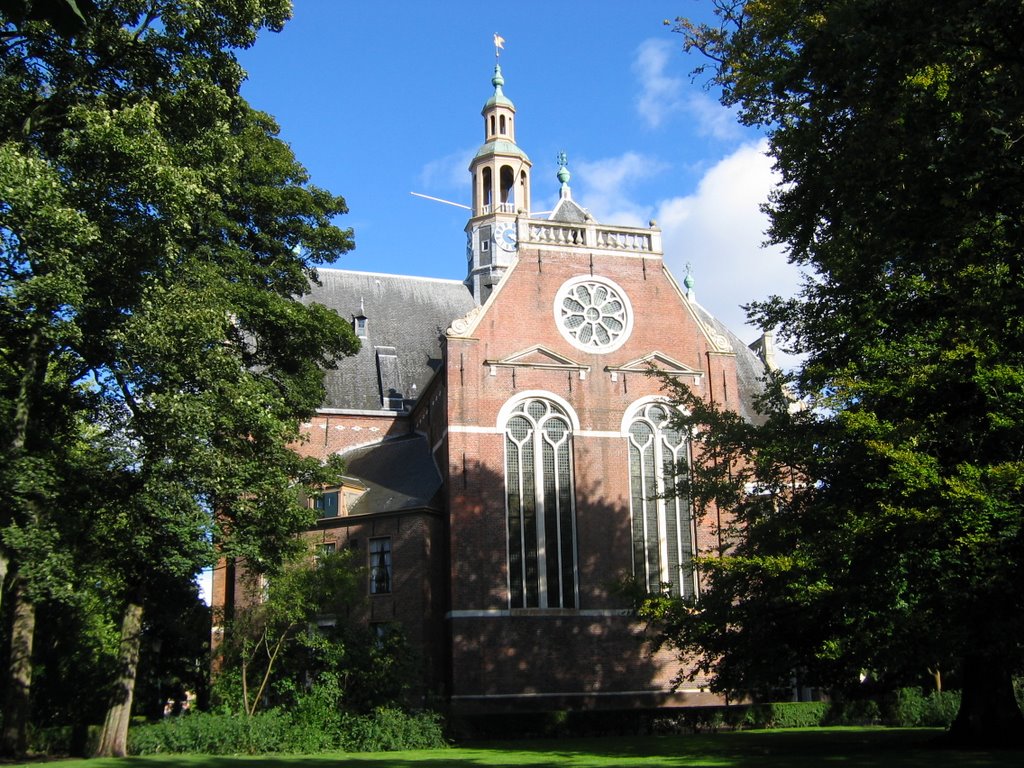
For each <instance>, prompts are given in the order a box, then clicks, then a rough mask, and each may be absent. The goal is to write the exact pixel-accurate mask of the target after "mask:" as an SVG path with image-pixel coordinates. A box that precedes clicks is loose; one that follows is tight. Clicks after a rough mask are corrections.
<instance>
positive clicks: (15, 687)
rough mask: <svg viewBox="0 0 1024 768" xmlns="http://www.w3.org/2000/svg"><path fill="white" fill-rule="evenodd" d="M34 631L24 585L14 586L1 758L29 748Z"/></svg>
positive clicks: (32, 609)
mask: <svg viewBox="0 0 1024 768" xmlns="http://www.w3.org/2000/svg"><path fill="white" fill-rule="evenodd" d="M35 631H36V606H35V604H34V603H33V602H32V601H31V600H30V599H29V596H28V593H27V591H26V590H25V583H24V582H23V581H22V580H21V579H17V581H16V582H15V585H14V616H13V618H12V620H11V655H10V662H9V664H8V667H7V695H6V696H5V697H4V727H3V732H2V733H0V754H4V755H9V756H15V757H20V756H21V755H24V754H25V750H26V748H27V747H28V715H29V708H30V706H31V702H32V697H31V696H32V641H33V639H34V637H35Z"/></svg>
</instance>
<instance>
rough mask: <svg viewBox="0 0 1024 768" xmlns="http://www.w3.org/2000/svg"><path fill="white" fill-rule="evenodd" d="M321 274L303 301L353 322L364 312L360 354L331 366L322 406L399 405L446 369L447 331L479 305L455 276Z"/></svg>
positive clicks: (336, 271)
mask: <svg viewBox="0 0 1024 768" xmlns="http://www.w3.org/2000/svg"><path fill="white" fill-rule="evenodd" d="M317 272H318V274H319V280H320V285H314V286H312V288H311V292H310V293H309V294H307V295H306V296H304V297H303V298H302V300H303V301H304V302H307V303H309V302H317V303H320V304H323V305H325V306H327V307H330V308H331V309H334V310H336V311H337V312H338V314H340V315H341V316H342V317H343V318H345V319H348V320H353V319H354V318H355V317H356V316H359V315H363V316H365V317H366V338H364V339H362V347H361V349H360V350H359V352H358V353H357V354H356V355H353V356H352V357H348V358H345V359H343V360H340V361H339V362H338V367H337V368H336V369H335V370H331V371H327V372H326V376H325V380H324V385H325V387H326V390H327V396H326V398H325V400H324V403H323V407H324V408H347V409H359V410H381V408H390V409H391V410H401V407H402V404H403V403H404V404H406V405H408V404H409V401H412V400H415V399H416V397H417V396H418V394H419V393H422V392H423V389H424V387H425V386H426V385H427V383H428V382H429V381H430V379H431V377H432V376H433V375H434V372H435V371H437V370H438V368H439V367H440V365H441V338H442V337H443V336H444V332H445V329H446V328H448V326H449V325H451V323H452V321H453V320H455V319H457V318H459V317H462V316H463V315H465V314H466V313H467V312H469V311H470V310H471V309H472V308H473V307H474V306H475V302H474V301H473V296H472V294H471V293H470V292H469V289H468V288H467V287H466V286H465V285H464V284H463V283H462V282H460V281H457V280H439V279H433V278H425V277H408V276H404V275H384V274H377V273H373V272H353V271H349V270H342V269H319V270H317ZM414 385H415V388H414ZM382 389H383V391H382ZM388 395H390V396H391V398H390V399H389V398H388ZM382 398H383V399H382Z"/></svg>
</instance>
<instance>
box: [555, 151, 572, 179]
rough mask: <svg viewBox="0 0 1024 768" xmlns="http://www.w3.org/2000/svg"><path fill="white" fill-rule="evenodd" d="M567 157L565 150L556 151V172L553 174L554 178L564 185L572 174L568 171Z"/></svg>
mask: <svg viewBox="0 0 1024 768" xmlns="http://www.w3.org/2000/svg"><path fill="white" fill-rule="evenodd" d="M568 165H569V158H568V157H566V154H565V152H559V153H558V173H556V174H555V176H556V178H557V179H558V180H559V181H560V182H561V183H562V186H563V187H564V186H565V185H567V184H568V183H569V179H571V178H572V174H571V173H569V168H568Z"/></svg>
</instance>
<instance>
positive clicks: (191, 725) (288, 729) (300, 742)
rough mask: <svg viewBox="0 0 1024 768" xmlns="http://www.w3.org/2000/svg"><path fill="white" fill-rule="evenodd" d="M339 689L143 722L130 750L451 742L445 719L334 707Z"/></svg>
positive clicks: (374, 748)
mask: <svg viewBox="0 0 1024 768" xmlns="http://www.w3.org/2000/svg"><path fill="white" fill-rule="evenodd" d="M335 700H336V690H331V683H329V682H321V683H320V684H318V685H317V686H314V687H313V688H312V689H311V690H310V691H309V692H308V693H307V694H305V695H303V696H301V697H300V698H299V700H298V703H297V705H296V707H295V708H294V709H289V710H287V711H286V710H283V709H268V710H264V711H261V712H257V713H256V714H254V715H252V716H250V717H246V716H244V715H239V714H233V713H229V712H195V713H190V714H185V715H181V716H178V717H170V718H166V719H164V720H161V721H160V722H157V723H152V724H148V725H139V726H135V727H133V728H132V729H131V730H130V731H129V742H128V743H129V751H130V752H131V753H132V754H135V755H154V754H189V753H191V754H209V755H231V754H266V753H270V752H291V753H304V754H315V753H319V752H330V751H344V752H382V751H391V750H399V749H438V748H442V747H445V746H447V742H446V741H445V739H444V734H443V730H442V726H441V721H440V718H439V717H438V716H437V715H435V714H433V713H419V714H410V713H406V712H403V711H401V710H398V709H392V708H380V709H376V710H374V711H373V712H371V713H369V714H365V715H355V714H350V713H346V712H343V711H342V710H339V709H337V708H336V707H335V706H334V701H335Z"/></svg>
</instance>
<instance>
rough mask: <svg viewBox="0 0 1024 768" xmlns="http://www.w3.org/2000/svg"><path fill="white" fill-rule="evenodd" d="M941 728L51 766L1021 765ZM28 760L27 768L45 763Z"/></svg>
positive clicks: (58, 766)
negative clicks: (960, 741) (966, 744)
mask: <svg viewBox="0 0 1024 768" xmlns="http://www.w3.org/2000/svg"><path fill="white" fill-rule="evenodd" d="M940 733H941V731H939V730H932V729H924V728H919V729H897V728H892V729H890V728H815V729H810V728H808V729H801V730H789V731H787V730H774V731H743V732H739V733H720V734H706V735H699V736H648V737H628V738H617V737H607V738H593V739H545V740H533V741H514V742H479V743H473V744H467V745H463V746H459V747H453V748H451V749H446V750H418V751H413V752H381V753H375V754H342V753H334V754H325V755H314V756H296V755H287V756H282V755H273V756H266V757H249V756H245V757H199V756H193V755H166V756H160V757H129V758H122V759H102V760H60V761H53V762H48V763H45V765H46V766H47V768H243V766H249V765H255V766H258V768H327V766H339V768H505V767H506V766H508V767H512V766H528V767H529V768H549V767H550V768H555V767H556V766H558V767H559V768H562V767H564V766H569V767H570V768H597V767H598V766H619V767H621V768H627V767H630V768H631V767H632V766H637V768H665V767H667V766H676V767H679V768H755V767H756V768H811V767H812V766H814V767H815V768H817V767H819V766H826V767H829V766H835V768H944V767H945V766H956V767H957V768H990V767H991V768H1010V766H1013V768H1019V766H1022V765H1024V750H1013V751H997V750H993V751H973V752H964V751H952V750H945V749H938V748H936V747H934V746H933V745H932V744H931V743H930V742H931V740H933V739H935V738H936V737H937V736H938V735H939V734H940ZM42 764H43V763H27V764H25V765H42Z"/></svg>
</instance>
